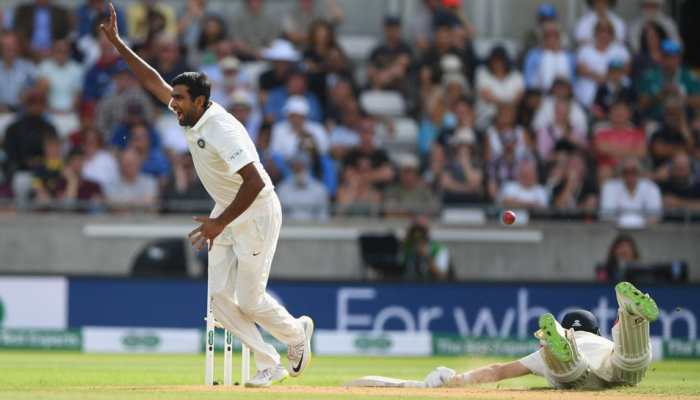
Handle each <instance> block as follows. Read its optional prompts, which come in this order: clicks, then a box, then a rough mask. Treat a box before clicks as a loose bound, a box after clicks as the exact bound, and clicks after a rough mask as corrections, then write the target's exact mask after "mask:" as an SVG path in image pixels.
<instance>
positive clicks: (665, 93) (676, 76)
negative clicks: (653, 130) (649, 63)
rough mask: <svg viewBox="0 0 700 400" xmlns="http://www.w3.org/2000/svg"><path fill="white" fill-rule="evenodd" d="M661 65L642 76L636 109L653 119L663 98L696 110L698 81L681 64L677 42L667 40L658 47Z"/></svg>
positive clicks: (699, 106) (658, 114) (699, 92)
mask: <svg viewBox="0 0 700 400" xmlns="http://www.w3.org/2000/svg"><path fill="white" fill-rule="evenodd" d="M661 50H662V53H663V57H662V59H661V65H660V66H659V67H657V68H653V69H651V70H648V71H647V72H646V73H644V74H643V76H642V79H641V82H640V84H639V94H640V99H639V105H640V108H641V109H642V110H643V111H645V112H647V113H650V114H651V115H652V116H653V117H655V118H656V119H661V110H662V106H663V103H664V100H666V98H668V97H671V96H680V97H681V98H685V99H686V101H687V104H688V105H689V106H690V107H691V108H692V109H696V110H697V109H700V81H698V78H697V76H696V75H695V73H693V71H691V70H690V69H689V68H688V67H686V66H684V65H683V64H682V61H683V60H682V49H681V45H680V44H679V43H678V42H674V41H673V40H670V39H667V40H664V42H663V43H662V44H661Z"/></svg>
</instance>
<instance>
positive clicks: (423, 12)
mask: <svg viewBox="0 0 700 400" xmlns="http://www.w3.org/2000/svg"><path fill="white" fill-rule="evenodd" d="M441 3H442V1H441V0H422V1H421V3H420V6H419V8H418V9H416V11H415V14H414V16H413V18H412V19H411V21H410V24H409V31H410V35H411V37H410V41H411V43H412V44H413V45H414V46H415V47H416V49H417V53H418V54H419V55H420V54H423V53H424V52H426V51H427V50H428V48H429V47H430V45H431V43H432V41H433V20H434V19H435V14H436V13H437V11H438V10H440V8H441V6H442V4H441Z"/></svg>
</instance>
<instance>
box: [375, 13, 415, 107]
mask: <svg viewBox="0 0 700 400" xmlns="http://www.w3.org/2000/svg"><path fill="white" fill-rule="evenodd" d="M412 59H413V51H412V50H411V47H410V46H409V45H408V43H406V42H405V41H404V40H403V39H402V38H401V19H400V18H399V17H397V16H386V17H384V42H383V43H381V44H379V45H377V46H376V47H375V48H374V49H372V52H371V53H370V56H369V66H368V68H367V79H368V81H369V86H370V87H371V88H372V89H378V90H397V91H400V92H401V93H402V94H404V95H407V94H408V89H409V83H410V82H409V80H408V79H407V78H408V73H409V68H410V66H411V63H412Z"/></svg>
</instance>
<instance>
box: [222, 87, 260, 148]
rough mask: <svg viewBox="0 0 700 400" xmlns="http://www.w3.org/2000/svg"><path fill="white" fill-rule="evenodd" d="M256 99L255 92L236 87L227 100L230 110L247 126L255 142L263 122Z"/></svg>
mask: <svg viewBox="0 0 700 400" xmlns="http://www.w3.org/2000/svg"><path fill="white" fill-rule="evenodd" d="M256 101H257V99H256V98H255V93H254V92H252V91H250V90H247V89H236V90H234V91H233V92H231V96H230V98H229V101H228V102H227V103H228V110H229V112H230V113H231V114H232V115H233V116H234V117H236V119H237V120H239V121H240V122H241V123H242V124H243V126H245V129H246V131H248V134H249V135H250V138H251V139H252V140H253V142H255V139H256V138H257V136H258V130H259V129H260V125H261V124H262V123H263V116H262V112H261V111H260V108H259V106H258V105H257V103H256Z"/></svg>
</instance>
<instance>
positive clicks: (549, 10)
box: [523, 3, 561, 54]
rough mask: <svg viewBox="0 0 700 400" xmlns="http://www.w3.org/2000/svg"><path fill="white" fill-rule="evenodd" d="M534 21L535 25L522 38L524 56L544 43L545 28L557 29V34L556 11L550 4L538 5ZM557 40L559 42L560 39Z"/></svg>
mask: <svg viewBox="0 0 700 400" xmlns="http://www.w3.org/2000/svg"><path fill="white" fill-rule="evenodd" d="M535 21H536V22H535V25H534V26H533V27H532V28H530V29H529V30H528V31H527V32H526V33H525V36H524V38H523V50H524V51H523V52H524V53H525V54H527V53H529V52H530V50H532V49H534V48H535V47H537V46H539V45H540V44H542V43H544V41H545V40H546V37H545V34H546V33H547V32H546V31H545V28H549V27H552V26H554V27H556V28H557V33H558V31H559V27H558V25H557V22H558V15H557V9H556V7H554V5H553V4H551V3H540V5H538V6H537V13H536V15H535ZM557 39H558V40H561V37H559V38H557Z"/></svg>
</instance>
